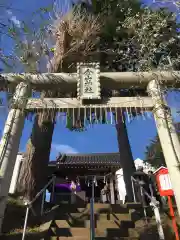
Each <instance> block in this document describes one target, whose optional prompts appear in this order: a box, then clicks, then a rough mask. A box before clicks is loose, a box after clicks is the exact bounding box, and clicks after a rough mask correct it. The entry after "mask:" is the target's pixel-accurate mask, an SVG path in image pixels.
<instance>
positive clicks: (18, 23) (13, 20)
mask: <svg viewBox="0 0 180 240" xmlns="http://www.w3.org/2000/svg"><path fill="white" fill-rule="evenodd" d="M7 14H8V15H9V18H10V20H11V21H12V22H13V23H14V24H15V25H16V27H18V28H20V27H21V22H20V21H19V20H18V19H17V17H16V16H15V15H13V13H12V12H11V11H10V10H7Z"/></svg>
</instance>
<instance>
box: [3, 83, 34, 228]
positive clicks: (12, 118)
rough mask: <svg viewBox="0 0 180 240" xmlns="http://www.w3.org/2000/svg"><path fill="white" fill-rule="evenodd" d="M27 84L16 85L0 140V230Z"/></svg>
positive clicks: (22, 115)
mask: <svg viewBox="0 0 180 240" xmlns="http://www.w3.org/2000/svg"><path fill="white" fill-rule="evenodd" d="M29 90H30V89H29V86H28V85H27V84H26V83H24V82H21V83H20V84H19V85H18V86H17V87H16V91H15V94H14V97H13V101H12V107H11V110H10V111H9V114H8V117H7V120H6V123H5V127H4V132H3V136H2V139H1V142H0V232H1V227H2V222H3V217H4V211H5V207H6V202H7V197H8V192H9V187H10V183H11V178H12V174H13V169H14V165H15V162H16V157H17V154H18V150H19V143H20V138H21V134H22V130H23V127H24V120H25V111H23V109H24V107H25V106H26V102H27V97H28V94H29Z"/></svg>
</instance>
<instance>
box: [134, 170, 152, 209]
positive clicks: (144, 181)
mask: <svg viewBox="0 0 180 240" xmlns="http://www.w3.org/2000/svg"><path fill="white" fill-rule="evenodd" d="M133 178H134V179H135V180H136V184H135V186H136V193H137V200H138V201H139V202H142V203H143V204H144V205H145V206H147V205H149V203H150V200H149V198H148V197H147V195H145V194H144V191H146V192H147V193H148V194H149V195H151V192H150V188H149V176H148V174H146V173H145V172H144V169H143V167H142V166H140V167H138V169H137V170H136V171H135V172H134V174H133Z"/></svg>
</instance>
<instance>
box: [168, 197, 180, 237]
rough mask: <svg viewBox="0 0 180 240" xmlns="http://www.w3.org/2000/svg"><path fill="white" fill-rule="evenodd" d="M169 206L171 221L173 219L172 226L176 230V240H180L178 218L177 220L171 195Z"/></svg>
mask: <svg viewBox="0 0 180 240" xmlns="http://www.w3.org/2000/svg"><path fill="white" fill-rule="evenodd" d="M168 205H169V212H170V216H171V219H172V226H173V229H174V233H175V236H176V240H179V233H178V228H177V224H176V218H175V214H174V209H173V205H172V199H171V196H170V195H169V196H168Z"/></svg>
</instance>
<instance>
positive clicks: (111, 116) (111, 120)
mask: <svg viewBox="0 0 180 240" xmlns="http://www.w3.org/2000/svg"><path fill="white" fill-rule="evenodd" d="M110 122H111V125H112V124H113V113H112V108H111V107H110Z"/></svg>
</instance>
